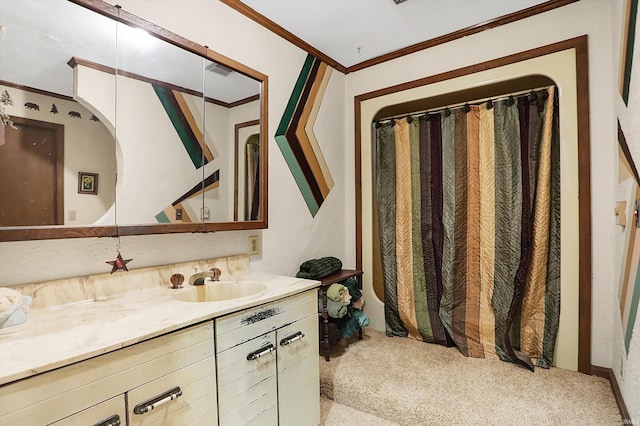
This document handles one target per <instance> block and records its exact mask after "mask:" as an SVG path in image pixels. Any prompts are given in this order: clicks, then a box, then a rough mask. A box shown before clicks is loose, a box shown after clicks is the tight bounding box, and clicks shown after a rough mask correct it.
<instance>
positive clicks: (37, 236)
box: [0, 0, 269, 242]
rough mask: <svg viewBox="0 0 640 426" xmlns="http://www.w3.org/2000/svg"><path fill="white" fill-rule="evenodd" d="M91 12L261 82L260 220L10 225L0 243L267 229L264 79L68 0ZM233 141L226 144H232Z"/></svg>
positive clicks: (187, 43) (181, 41) (118, 13)
mask: <svg viewBox="0 0 640 426" xmlns="http://www.w3.org/2000/svg"><path fill="white" fill-rule="evenodd" d="M68 1H70V2H71V3H75V4H77V5H79V6H82V7H84V8H86V9H89V10H91V11H93V12H96V13H99V14H101V15H104V16H106V17H108V18H111V19H113V20H114V21H116V22H122V23H124V24H127V25H130V26H133V27H138V28H142V29H144V30H145V31H147V32H148V33H149V34H151V35H153V36H154V37H157V38H159V39H160V40H163V41H166V42H168V43H171V44H173V45H175V46H178V47H180V48H182V49H185V50H187V51H190V52H192V53H195V54H197V55H199V56H202V57H203V58H206V59H208V60H211V61H215V62H218V63H220V64H222V65H225V66H227V67H229V68H233V69H234V70H236V71H238V72H240V73H241V74H244V75H246V76H248V77H250V78H253V79H254V80H256V81H259V82H260V83H261V93H260V150H261V151H260V158H261V163H260V171H259V174H260V209H261V218H260V219H259V220H255V221H245V222H198V223H181V224H153V225H120V226H119V225H118V224H117V223H116V224H115V225H109V226H91V225H86V226H65V225H52V226H12V227H0V242H4V241H27V240H47V239H65V238H89V237H116V236H126V235H148V234H175V233H193V232H214V231H232V230H248V229H265V228H267V226H268V220H267V218H268V215H267V212H268V205H267V202H268V196H267V195H268V194H267V189H268V173H267V170H268V149H267V145H268V144H267V134H268V128H267V123H268V121H269V120H268V77H267V76H266V75H265V74H262V73H260V72H258V71H256V70H254V69H252V68H250V67H248V66H246V65H244V64H241V63H239V62H237V61H235V60H233V59H231V58H228V57H226V56H224V55H221V54H220V53H217V52H215V51H213V50H211V49H209V48H208V47H207V46H201V45H199V44H197V43H195V42H193V41H191V40H188V39H186V38H183V37H181V36H179V35H177V34H174V33H172V32H170V31H168V30H166V29H164V28H162V27H159V26H157V25H155V24H153V23H151V22H148V21H145V20H144V19H142V18H139V17H137V16H135V15H133V14H131V13H128V12H126V11H124V10H122V9H121V8H119V7H116V6H113V5H111V4H109V3H105V2H104V1H102V0H68ZM232 142H233V141H230V143H232Z"/></svg>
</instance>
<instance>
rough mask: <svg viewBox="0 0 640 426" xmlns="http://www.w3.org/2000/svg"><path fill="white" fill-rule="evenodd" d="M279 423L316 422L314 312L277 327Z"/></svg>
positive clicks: (317, 369)
mask: <svg viewBox="0 0 640 426" xmlns="http://www.w3.org/2000/svg"><path fill="white" fill-rule="evenodd" d="M277 340H278V413H279V418H280V425H296V426H298V425H318V424H320V366H319V363H318V315H317V313H315V312H313V314H312V315H310V316H308V317H307V318H305V319H303V320H300V321H296V322H294V323H293V324H290V325H287V326H285V327H283V328H281V329H279V330H278V331H277Z"/></svg>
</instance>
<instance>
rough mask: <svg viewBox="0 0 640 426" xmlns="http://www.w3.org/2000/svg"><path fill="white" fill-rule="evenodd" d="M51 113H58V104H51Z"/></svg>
mask: <svg viewBox="0 0 640 426" xmlns="http://www.w3.org/2000/svg"><path fill="white" fill-rule="evenodd" d="M49 112H50V113H51V114H58V107H57V106H56V104H51V110H50V111H49Z"/></svg>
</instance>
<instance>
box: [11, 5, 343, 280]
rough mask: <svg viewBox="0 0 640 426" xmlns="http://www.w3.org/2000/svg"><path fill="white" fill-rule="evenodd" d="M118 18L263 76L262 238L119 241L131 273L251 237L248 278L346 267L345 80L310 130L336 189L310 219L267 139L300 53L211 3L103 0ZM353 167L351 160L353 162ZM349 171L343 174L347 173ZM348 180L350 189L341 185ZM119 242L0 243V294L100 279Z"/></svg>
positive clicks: (221, 251) (233, 246)
mask: <svg viewBox="0 0 640 426" xmlns="http://www.w3.org/2000/svg"><path fill="white" fill-rule="evenodd" d="M109 2H110V3H112V4H116V3H117V4H120V5H121V6H122V8H123V10H126V11H128V12H130V13H133V14H135V15H138V16H140V17H142V18H144V19H146V20H148V21H151V22H153V23H155V24H158V25H160V26H162V27H165V28H167V29H169V30H170V31H173V32H175V33H177V34H179V35H181V36H183V37H186V38H188V39H191V40H193V41H195V42H197V43H199V44H201V45H207V46H209V47H210V48H211V49H213V50H216V51H218V52H219V53H222V54H223V55H226V56H228V57H231V58H232V59H234V60H237V61H239V62H242V63H245V64H246V65H248V66H250V67H252V68H254V69H256V70H258V71H260V72H261V73H263V74H266V75H268V76H269V99H268V102H269V110H268V117H269V122H268V129H269V131H268V137H267V140H268V142H269V146H268V149H269V228H268V229H267V230H263V231H228V232H216V233H209V234H175V235H153V236H132V237H123V238H121V249H120V250H121V252H122V255H123V257H125V258H133V259H134V260H133V261H132V262H131V263H129V265H128V266H129V267H130V268H142V267H146V266H152V265H162V264H167V263H173V262H182V261H188V260H194V259H202V258H210V257H216V256H224V255H228V254H237V253H246V252H247V249H248V238H247V237H248V236H249V235H254V234H257V235H260V236H261V240H262V242H261V248H262V252H261V254H260V255H257V256H253V257H252V258H251V262H252V266H251V267H252V269H254V270H262V271H265V272H270V273H276V274H283V275H294V274H295V273H296V272H297V271H298V267H299V265H300V264H301V263H302V262H303V261H305V260H308V259H311V258H314V257H320V256H336V257H338V258H340V259H343V261H344V263H345V266H346V267H353V266H355V265H354V263H353V262H354V259H355V257H354V254H353V245H352V244H351V245H350V244H348V241H353V237H349V236H347V237H346V240H347V244H345V234H346V233H347V230H345V228H346V224H347V223H348V225H349V228H348V232H350V233H353V232H354V231H353V227H354V225H353V223H354V220H353V216H348V215H345V212H344V210H345V205H348V204H350V203H351V202H352V201H351V200H350V198H352V197H353V195H352V194H353V193H351V195H350V196H347V195H345V194H346V193H345V188H346V185H347V184H350V180H351V179H352V175H351V174H346V172H345V170H346V169H347V168H348V169H349V170H351V169H352V164H353V162H352V161H350V162H348V163H345V158H346V157H347V154H346V153H347V152H351V151H352V149H353V147H352V144H351V143H349V144H345V143H344V142H343V140H344V134H345V132H344V117H345V110H344V75H342V74H340V73H337V72H334V73H333V74H332V76H331V80H330V82H329V85H328V87H327V90H326V93H325V98H324V101H323V104H322V106H321V108H320V111H319V114H318V118H317V121H316V125H315V128H314V130H315V134H316V136H317V138H318V141H319V144H320V147H321V149H322V152H323V153H324V156H325V158H326V161H327V164H328V166H329V169H330V171H331V174H332V176H333V179H334V180H335V182H336V183H335V186H334V188H333V189H332V190H331V193H330V194H329V196H328V197H327V200H326V201H325V203H324V204H323V206H322V207H321V209H320V211H319V212H318V214H317V215H316V217H315V218H312V216H311V214H310V213H309V210H308V209H307V207H306V204H305V202H304V199H303V197H302V195H301V193H300V191H299V190H298V187H297V185H296V183H295V181H294V179H293V176H292V175H291V173H290V171H289V169H288V167H287V165H286V163H285V161H284V159H283V157H282V155H281V153H280V150H279V148H278V146H277V144H276V143H275V139H274V137H273V135H274V134H275V130H276V128H277V126H278V124H279V122H280V118H281V117H282V113H283V111H284V108H285V106H286V104H287V101H288V100H289V96H290V94H291V91H292V89H293V85H294V84H295V81H296V79H297V78H298V74H299V72H300V69H301V68H302V64H303V63H304V60H305V58H306V56H307V53H306V52H304V51H302V50H300V49H299V48H297V47H295V46H293V45H292V44H290V43H289V42H287V41H285V40H283V39H281V38H280V37H278V36H276V35H275V34H273V33H271V32H270V31H268V30H266V29H265V28H263V27H262V26H260V25H258V24H256V23H254V22H253V21H251V20H250V19H248V18H246V17H244V16H243V15H241V14H239V13H237V12H236V11H234V10H233V9H231V8H229V7H227V6H225V5H223V4H222V3H220V2H217V1H211V0H190V1H188V2H184V1H179V0H124V1H122V0H118V1H114V0H110V1H109ZM351 157H353V156H352V155H351ZM346 164H349V166H348V167H347V166H346ZM347 180H349V182H347ZM115 250H116V241H115V239H110V238H103V239H97V238H87V239H72V240H48V241H25V242H8V243H0V263H1V264H2V265H5V266H4V267H3V270H2V273H1V274H0V286H6V285H12V284H21V283H32V282H38V281H44V280H51V279H58V278H64V277H72V276H80V275H85V274H93V273H103V272H106V271H108V270H109V268H110V266H109V265H107V264H105V263H104V262H105V261H107V260H113V258H115Z"/></svg>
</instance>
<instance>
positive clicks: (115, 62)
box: [0, 0, 260, 104]
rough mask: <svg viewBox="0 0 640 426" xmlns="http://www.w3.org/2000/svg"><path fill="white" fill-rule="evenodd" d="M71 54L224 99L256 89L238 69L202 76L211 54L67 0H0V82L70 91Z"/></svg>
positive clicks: (239, 97)
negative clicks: (190, 49) (202, 54)
mask: <svg viewBox="0 0 640 426" xmlns="http://www.w3.org/2000/svg"><path fill="white" fill-rule="evenodd" d="M74 57H75V58H79V59H82V60H85V61H89V62H93V63H95V64H99V65H102V66H105V67H108V68H113V69H115V68H118V69H119V70H122V71H126V72H129V73H132V74H135V75H137V76H140V77H142V78H146V79H150V80H158V81H162V82H165V83H170V84H173V85H175V86H178V87H181V88H185V89H190V90H193V91H195V92H198V93H205V95H206V96H208V97H210V98H213V99H216V100H218V101H221V102H224V103H229V104H230V103H233V102H237V101H240V100H242V99H246V98H249V97H251V96H255V95H257V94H259V93H260V83H259V82H257V81H255V80H253V79H251V78H249V77H247V76H244V75H243V74H241V73H237V72H234V73H230V74H225V75H222V74H220V73H217V72H215V71H213V72H207V73H205V74H204V77H203V68H204V67H207V68H206V69H208V70H211V68H212V65H213V62H212V61H210V60H204V59H203V58H202V57H200V56H198V55H196V54H194V53H191V52H188V51H186V50H184V49H181V48H178V47H176V46H174V45H172V44H170V43H168V42H165V41H162V40H160V39H159V38H156V37H152V36H150V35H149V34H148V33H146V32H144V31H139V30H136V29H133V28H132V27H130V26H128V25H125V24H122V23H118V24H117V23H116V21H115V20H113V19H111V18H108V17H106V16H103V15H101V14H98V13H95V12H93V11H91V10H89V9H87V8H84V7H81V6H79V5H77V4H74V3H73V2H71V1H68V0H11V1H9V0H0V84H1V82H9V83H11V84H12V85H18V86H25V87H29V88H33V89H38V90H41V91H46V92H51V93H55V94H58V95H64V96H68V97H72V96H73V92H74V77H73V69H72V68H71V67H70V66H69V65H67V62H69V60H70V59H71V58H74ZM172 65H175V66H172Z"/></svg>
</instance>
